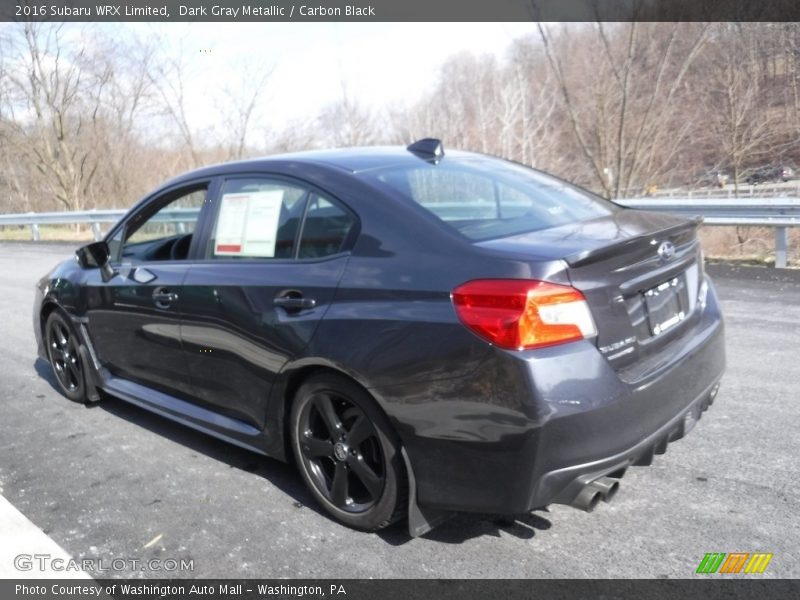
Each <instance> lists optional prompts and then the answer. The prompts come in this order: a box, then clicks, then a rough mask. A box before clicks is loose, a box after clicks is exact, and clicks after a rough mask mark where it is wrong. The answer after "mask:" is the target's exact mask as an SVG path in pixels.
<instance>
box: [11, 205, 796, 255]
mask: <svg viewBox="0 0 800 600" xmlns="http://www.w3.org/2000/svg"><path fill="white" fill-rule="evenodd" d="M615 202H616V203H617V204H620V205H622V206H627V207H629V208H638V209H643V210H654V211H659V212H668V213H672V214H677V215H682V216H687V217H692V216H701V217H703V219H704V222H705V223H706V224H708V225H752V226H758V227H774V228H775V266H776V267H785V266H786V264H787V251H788V246H789V227H797V226H800V198H784V197H779V198H719V199H717V198H714V199H708V198H621V199H617V200H615ZM197 210H198V209H196V208H194V209H192V208H183V209H174V210H170V211H162V212H160V213H158V215H157V216H158V221H161V222H170V223H176V229H178V230H180V224H181V223H182V222H184V221H187V220H193V219H191V217H192V216H193V215H195V214H196V213H197ZM126 212H127V211H125V210H87V211H76V212H51V213H22V214H12V215H0V226H5V225H22V226H28V227H30V228H31V236H32V238H33V240H34V241H38V240H39V239H40V234H39V226H40V225H75V224H90V225H91V226H92V232H93V235H94V238H95V239H100V238H101V237H102V231H101V228H100V224H102V223H115V222H117V221H118V220H119V219H121V218H122V217H123V216H124V215H125V214H126Z"/></svg>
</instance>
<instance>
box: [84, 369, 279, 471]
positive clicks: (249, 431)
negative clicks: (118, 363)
mask: <svg viewBox="0 0 800 600" xmlns="http://www.w3.org/2000/svg"><path fill="white" fill-rule="evenodd" d="M100 371H101V378H102V380H103V383H102V386H101V387H102V389H103V391H105V392H108V393H109V394H111V395H112V396H116V397H118V398H120V399H122V400H124V401H125V402H129V403H131V404H135V405H136V406H139V407H141V408H144V409H145V410H148V411H150V412H153V413H156V414H158V415H161V416H162V417H166V418H167V419H170V420H171V421H175V422H177V423H180V424H181V425H186V426H187V427H191V428H192V429H195V430H197V431H200V432H202V433H206V434H208V435H211V436H214V437H215V438H218V439H220V440H223V441H225V442H228V443H230V444H234V445H236V446H239V447H241V448H245V449H247V450H251V451H253V452H257V453H258V454H263V455H265V456H267V453H266V452H265V451H264V449H263V448H262V447H261V446H262V445H263V441H264V434H263V433H262V432H261V431H260V430H259V429H256V428H255V427H253V426H252V425H248V424H247V423H244V422H243V421H239V420H237V419H232V418H230V417H226V416H224V415H220V414H219V413H215V412H214V411H211V410H208V409H206V408H203V407H201V406H197V405H195V404H192V403H191V402H186V401H185V400H180V399H178V398H175V397H174V396H170V395H169V394H164V393H162V392H159V391H156V390H152V389H150V388H148V387H146V386H143V385H141V384H138V383H134V382H133V381H128V380H127V379H121V378H119V377H114V376H113V375H111V374H110V373H108V371H106V370H105V369H101V370H100Z"/></svg>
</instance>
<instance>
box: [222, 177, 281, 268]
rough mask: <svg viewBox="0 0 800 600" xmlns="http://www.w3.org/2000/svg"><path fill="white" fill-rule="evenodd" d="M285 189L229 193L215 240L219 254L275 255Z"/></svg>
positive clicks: (224, 199)
mask: <svg viewBox="0 0 800 600" xmlns="http://www.w3.org/2000/svg"><path fill="white" fill-rule="evenodd" d="M282 206H283V190H271V191H268V192H251V193H248V194H238V193H237V194H225V195H224V196H222V202H221V204H220V210H219V218H218V219H217V233H216V240H215V242H214V254H215V255H216V256H255V257H264V258H270V257H273V256H275V238H276V237H277V233H278V223H279V221H280V216H281V207H282Z"/></svg>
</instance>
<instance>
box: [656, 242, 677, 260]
mask: <svg viewBox="0 0 800 600" xmlns="http://www.w3.org/2000/svg"><path fill="white" fill-rule="evenodd" d="M658 256H659V258H661V260H664V261H666V260H669V259H670V258H672V257H673V256H675V244H673V243H672V242H661V245H660V246H659V247H658Z"/></svg>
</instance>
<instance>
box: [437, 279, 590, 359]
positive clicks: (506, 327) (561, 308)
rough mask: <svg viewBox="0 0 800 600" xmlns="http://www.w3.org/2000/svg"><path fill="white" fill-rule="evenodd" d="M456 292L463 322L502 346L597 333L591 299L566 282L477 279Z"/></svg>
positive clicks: (569, 339) (519, 347) (518, 346)
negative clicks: (591, 310) (590, 307)
mask: <svg viewBox="0 0 800 600" xmlns="http://www.w3.org/2000/svg"><path fill="white" fill-rule="evenodd" d="M451 297H452V299H453V306H454V307H455V310H456V313H457V314H458V318H459V319H461V322H462V323H464V325H466V326H467V327H468V328H469V329H470V330H472V331H473V332H474V333H476V334H477V335H479V336H480V337H482V338H484V339H486V340H488V341H490V342H492V343H493V344H495V345H497V346H500V347H501V348H508V349H512V350H522V349H525V348H540V347H542V346H552V345H555V344H563V343H565V342H572V341H575V340H582V339H584V338H588V337H593V336H595V335H596V334H597V330H596V329H595V326H594V321H593V320H592V314H591V312H590V311H589V305H588V304H587V303H586V298H584V296H583V294H582V293H581V292H579V291H578V290H576V289H575V288H572V287H570V286H567V285H558V284H555V283H549V282H547V281H534V280H528V279H478V280H475V281H468V282H467V283H464V284H462V285H460V286H458V287H457V288H456V289H454V290H453V292H452V294H451Z"/></svg>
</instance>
